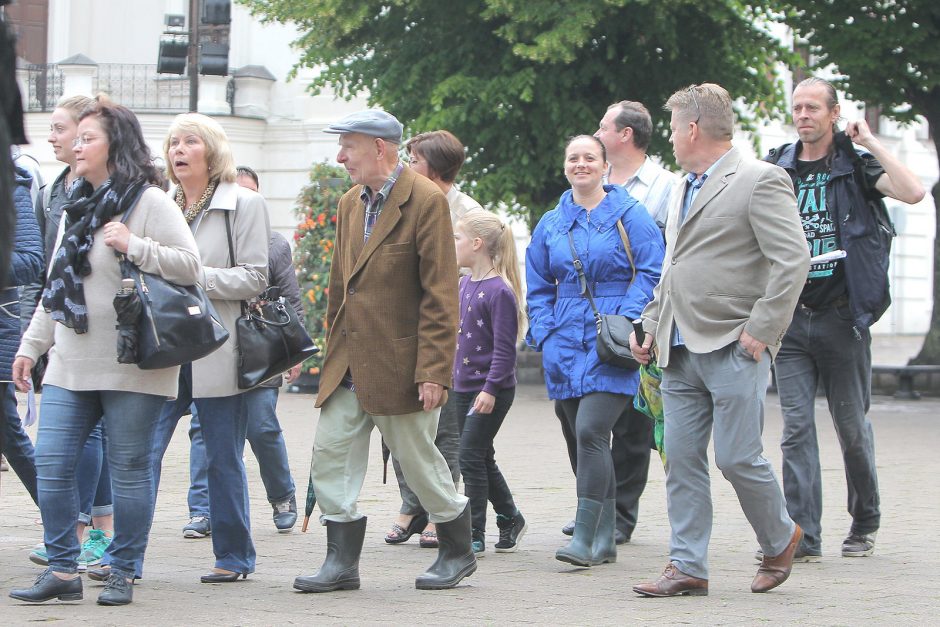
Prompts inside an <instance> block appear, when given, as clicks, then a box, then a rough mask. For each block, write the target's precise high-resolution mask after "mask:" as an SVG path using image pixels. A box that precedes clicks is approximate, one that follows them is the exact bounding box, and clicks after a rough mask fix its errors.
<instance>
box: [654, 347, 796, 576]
mask: <svg viewBox="0 0 940 627" xmlns="http://www.w3.org/2000/svg"><path fill="white" fill-rule="evenodd" d="M769 374H770V353H769V352H765V353H764V355H763V356H762V358H761V360H760V361H759V362H756V361H754V360H753V358H751V357H750V355H748V354H747V352H746V351H745V349H744V348H743V347H742V346H741V343H740V342H738V341H734V342H732V343H731V344H729V345H728V346H725V347H724V348H720V349H718V350H716V351H713V352H711V353H702V354H698V353H692V352H690V351H689V350H687V349H686V348H685V347H684V346H674V347H673V348H672V351H671V353H670V356H669V366H668V367H666V368H664V369H663V382H662V386H661V387H660V389H661V391H662V394H663V410H664V412H665V417H666V420H665V433H664V436H663V439H664V441H665V447H666V508H667V511H668V513H669V524H670V526H671V527H672V535H671V537H670V541H669V559H670V561H672V562H673V563H674V564H675V565H676V568H678V569H679V570H681V571H682V572H683V573H685V574H687V575H691V576H693V577H699V578H702V579H708V542H709V540H710V539H711V530H712V498H711V483H710V480H709V474H708V441H709V438H710V437H711V436H714V444H715V463H716V464H717V466H718V469H719V470H721V473H722V474H723V475H724V477H725V479H727V480H728V481H729V482H730V483H731V485H732V487H733V488H734V491H735V493H736V494H737V496H738V502H739V503H740V504H741V509H742V510H743V511H744V515H745V516H746V517H747V520H748V522H749V523H750V524H751V527H752V528H753V529H754V531H755V533H756V534H757V541H758V543H759V544H760V547H761V550H763V552H764V555H779V554H780V553H782V552H783V550H784V549H785V548H786V547H787V544H789V542H790V538H791V537H792V535H793V531H794V525H793V521H792V520H790V517H789V516H788V515H787V507H786V501H785V500H784V498H783V492H782V491H781V489H780V484H778V483H777V477H776V476H775V475H774V471H773V468H772V467H771V465H770V462H768V461H767V460H766V459H765V458H764V455H763V452H764V446H763V443H762V442H761V431H762V427H763V423H764V397H765V396H766V393H767V382H768V377H769Z"/></svg>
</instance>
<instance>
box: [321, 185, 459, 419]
mask: <svg viewBox="0 0 940 627" xmlns="http://www.w3.org/2000/svg"><path fill="white" fill-rule="evenodd" d="M361 191H362V186H360V185H357V186H355V187H353V188H352V189H351V190H349V191H348V192H346V194H345V195H344V196H343V197H342V198H341V199H340V201H339V208H338V210H337V220H336V246H335V248H334V250H333V261H332V267H331V270H330V293H329V304H328V305H327V328H328V329H329V331H328V333H329V336H328V338H327V348H326V359H325V362H324V364H323V370H322V373H321V375H320V393H319V395H318V396H317V407H321V406H322V405H323V403H324V402H325V401H326V399H328V398H329V397H330V395H331V394H332V393H333V392H334V391H335V390H336V388H337V387H338V386H339V385H340V382H341V381H342V379H343V376H344V375H345V373H346V371H347V369H348V370H349V371H351V372H352V378H353V381H354V383H355V386H356V396H357V397H358V399H359V403H360V404H361V405H362V408H363V409H364V410H365V411H366V412H368V413H370V414H374V415H381V416H396V415H400V414H408V413H412V412H416V411H419V410H421V408H422V406H421V403H419V402H418V383H421V382H432V383H439V384H441V385H443V386H444V387H445V388H449V387H451V381H452V372H453V364H454V351H455V349H456V344H457V260H456V254H455V251H454V233H453V226H452V224H451V221H450V210H449V209H448V205H447V199H446V198H445V196H444V194H443V193H442V192H441V191H440V190H439V189H438V188H437V186H436V185H434V184H433V183H432V182H431V181H429V180H428V179H426V178H424V177H422V176H419V175H417V174H415V173H414V172H413V171H412V170H411V169H410V168H405V169H404V170H403V171H402V173H401V175H400V176H399V178H398V181H397V182H396V183H395V186H394V187H393V188H392V191H391V194H389V197H388V200H387V201H386V203H385V206H384V207H383V208H382V213H381V214H379V218H378V220H377V221H376V223H375V227H374V228H373V230H372V235H371V236H370V237H369V241H368V242H367V243H365V244H363V233H364V229H365V209H364V207H363V204H362V200H360V198H359V194H360V193H361ZM446 399H447V394H446V393H445V394H444V395H443V398H442V399H441V403H442V404H443V403H444V401H446Z"/></svg>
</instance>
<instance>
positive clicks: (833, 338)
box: [775, 305, 881, 553]
mask: <svg viewBox="0 0 940 627" xmlns="http://www.w3.org/2000/svg"><path fill="white" fill-rule="evenodd" d="M851 318H852V316H851V312H850V311H849V310H848V306H847V305H846V306H843V307H832V308H829V309H824V310H821V311H810V310H807V309H803V308H801V307H798V308H797V311H796V313H795V314H794V315H793V322H792V323H791V325H790V329H789V330H788V331H787V334H786V336H785V337H784V338H783V345H782V346H781V348H780V353H779V354H778V355H777V361H776V367H775V369H776V374H777V392H778V394H779V395H780V407H781V409H782V410H783V439H782V442H781V448H782V449H783V490H784V493H785V494H786V497H787V510H788V511H789V512H790V516H792V517H793V520H795V521H796V522H797V524H799V525H800V527H802V528H803V532H804V533H805V536H804V538H803V546H804V547H805V548H806V550H808V551H811V552H814V553H818V552H821V542H822V541H821V535H822V526H821V524H820V519H821V518H822V509H823V503H822V478H821V473H820V467H819V444H818V443H817V441H816V413H815V401H816V387H817V381H822V387H823V389H824V390H825V392H826V400H827V401H828V402H829V413H830V414H831V415H832V424H833V425H835V428H836V435H837V436H838V437H839V444H840V445H841V446H842V459H843V462H844V464H845V480H846V484H847V485H848V495H849V498H848V510H849V514H850V515H851V516H852V533H857V534H866V533H871V532H873V531H877V530H878V526H879V524H880V523H881V511H880V509H879V504H880V499H879V495H878V473H877V470H876V469H875V436H874V433H873V432H872V428H871V422H870V421H869V420H868V416H867V415H866V414H867V413H868V407H869V402H870V400H871V335H870V333H869V332H868V330H867V329H866V330H865V331H861V332H860V333H859V335H860V337H856V336H855V333H854V331H853V326H854V325H853V322H852V321H851Z"/></svg>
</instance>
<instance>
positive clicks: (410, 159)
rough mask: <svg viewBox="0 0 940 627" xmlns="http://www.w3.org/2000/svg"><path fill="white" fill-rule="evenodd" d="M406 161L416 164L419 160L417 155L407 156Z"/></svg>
mask: <svg viewBox="0 0 940 627" xmlns="http://www.w3.org/2000/svg"><path fill="white" fill-rule="evenodd" d="M408 163H409V164H410V165H418V164H419V163H421V160H420V159H418V158H417V157H409V158H408Z"/></svg>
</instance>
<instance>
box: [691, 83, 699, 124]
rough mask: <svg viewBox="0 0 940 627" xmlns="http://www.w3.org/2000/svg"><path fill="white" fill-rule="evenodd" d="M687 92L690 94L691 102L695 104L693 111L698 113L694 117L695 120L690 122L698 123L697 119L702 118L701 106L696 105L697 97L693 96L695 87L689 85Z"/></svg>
mask: <svg viewBox="0 0 940 627" xmlns="http://www.w3.org/2000/svg"><path fill="white" fill-rule="evenodd" d="M689 94H691V96H692V103H693V104H694V105H695V111H696V112H698V115H697V116H696V117H695V121H693V122H692V124H698V121H699V120H701V119H702V108H701V107H699V106H698V98H696V97H695V87H689Z"/></svg>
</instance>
